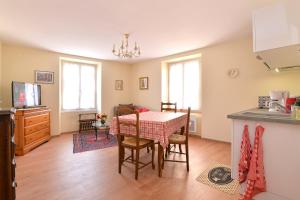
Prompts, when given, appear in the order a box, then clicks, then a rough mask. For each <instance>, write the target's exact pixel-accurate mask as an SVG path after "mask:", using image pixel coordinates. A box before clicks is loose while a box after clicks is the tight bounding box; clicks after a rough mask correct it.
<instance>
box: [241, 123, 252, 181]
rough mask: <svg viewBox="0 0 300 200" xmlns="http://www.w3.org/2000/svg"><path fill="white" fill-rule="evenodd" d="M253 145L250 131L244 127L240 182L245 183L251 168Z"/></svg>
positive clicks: (246, 126)
mask: <svg viewBox="0 0 300 200" xmlns="http://www.w3.org/2000/svg"><path fill="white" fill-rule="evenodd" d="M251 153H252V150H251V144H250V139H249V131H248V125H245V126H244V132H243V138H242V143H241V150H240V154H241V157H240V162H239V182H240V183H243V182H244V181H245V180H246V178H247V174H248V171H249V167H250V160H251Z"/></svg>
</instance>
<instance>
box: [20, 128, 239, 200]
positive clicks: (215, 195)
mask: <svg viewBox="0 0 300 200" xmlns="http://www.w3.org/2000/svg"><path fill="white" fill-rule="evenodd" d="M156 153H157V151H156ZM117 155H118V151H117V147H111V148H106V149H101V150H96V151H89V152H83V153H77V154H73V138H72V134H63V135H61V136H59V137H55V138H53V139H52V140H50V141H49V142H48V143H45V144H43V145H41V146H40V147H38V148H36V149H34V150H33V151H31V152H30V153H28V154H26V155H25V156H21V157H17V170H16V178H17V182H18V187H17V200H69V199H70V200H98V199H99V200H102V199H103V200H104V199H105V200H119V199H120V200H121V199H122V200H127V199H128V200H129V199H130V200H150V199H151V200H168V199H172V200H235V199H237V197H238V195H229V194H226V193H223V192H220V191H218V190H216V189H213V188H211V187H209V186H207V185H204V184H202V183H199V182H198V181H196V178H197V177H198V176H199V175H200V174H201V172H202V171H204V170H205V169H206V168H207V167H208V166H209V165H210V164H211V163H224V164H230V145H229V144H226V143H221V142H216V141H209V140H203V139H200V138H197V137H191V138H190V172H189V173H187V172H186V166H185V164H183V163H172V162H166V163H165V168H164V170H163V177H162V178H159V177H158V173H157V168H156V170H152V168H151V166H150V165H149V166H147V167H146V168H143V169H142V170H140V171H139V180H138V181H136V180H135V179H134V167H133V165H130V164H126V166H125V167H123V168H122V174H121V175H120V174H119V173H118V165H117V160H118V159H117ZM181 156H182V158H184V155H181ZM150 157H151V154H147V153H146V152H143V153H142V160H143V159H144V160H146V159H150ZM156 158H157V154H156ZM156 160H157V159H156Z"/></svg>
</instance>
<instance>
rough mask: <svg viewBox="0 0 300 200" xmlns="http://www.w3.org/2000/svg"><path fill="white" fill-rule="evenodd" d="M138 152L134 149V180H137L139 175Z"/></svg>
mask: <svg viewBox="0 0 300 200" xmlns="http://www.w3.org/2000/svg"><path fill="white" fill-rule="evenodd" d="M139 157H140V150H139V149H138V148H137V149H136V159H135V180H138V175H139V174H138V173H139V161H140V158H139Z"/></svg>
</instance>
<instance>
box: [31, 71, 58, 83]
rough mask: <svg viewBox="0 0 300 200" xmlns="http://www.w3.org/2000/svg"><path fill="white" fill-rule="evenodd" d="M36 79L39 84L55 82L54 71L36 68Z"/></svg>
mask: <svg viewBox="0 0 300 200" xmlns="http://www.w3.org/2000/svg"><path fill="white" fill-rule="evenodd" d="M34 80H35V83H39V84H54V72H50V71H39V70H35V71H34Z"/></svg>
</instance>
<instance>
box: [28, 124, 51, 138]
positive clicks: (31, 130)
mask: <svg viewBox="0 0 300 200" xmlns="http://www.w3.org/2000/svg"><path fill="white" fill-rule="evenodd" d="M45 128H49V122H47V121H46V122H42V123H39V124H36V125H32V126H27V127H25V128H24V133H25V135H29V134H31V133H34V132H37V131H40V130H42V129H45Z"/></svg>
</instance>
